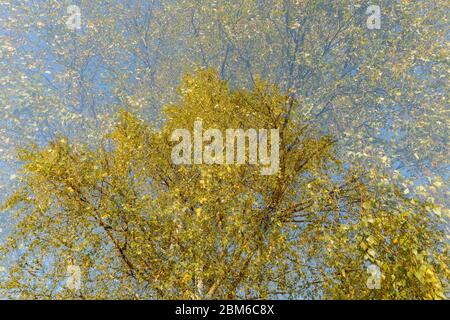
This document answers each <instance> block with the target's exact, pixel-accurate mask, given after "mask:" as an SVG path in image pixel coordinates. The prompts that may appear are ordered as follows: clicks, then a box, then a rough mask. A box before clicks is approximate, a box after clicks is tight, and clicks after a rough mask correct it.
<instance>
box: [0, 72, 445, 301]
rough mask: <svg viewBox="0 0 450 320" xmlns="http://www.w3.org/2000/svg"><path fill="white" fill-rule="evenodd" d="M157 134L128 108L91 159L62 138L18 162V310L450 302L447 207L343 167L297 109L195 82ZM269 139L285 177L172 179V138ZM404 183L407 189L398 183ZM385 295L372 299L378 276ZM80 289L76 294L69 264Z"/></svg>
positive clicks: (241, 174)
mask: <svg viewBox="0 0 450 320" xmlns="http://www.w3.org/2000/svg"><path fill="white" fill-rule="evenodd" d="M179 94H180V97H179V98H177V99H175V100H178V102H177V103H174V104H170V105H167V106H166V107H165V108H164V119H163V121H162V126H161V127H158V126H152V125H150V124H149V123H148V122H146V121H144V120H142V119H140V118H139V117H138V116H136V115H133V114H132V113H129V112H127V111H125V110H123V111H121V113H120V115H119V118H118V119H117V122H116V125H115V127H114V129H113V130H112V131H111V132H110V133H108V134H107V135H106V136H104V138H103V142H102V144H100V145H99V146H97V147H95V146H92V145H90V144H87V143H78V142H70V139H69V138H67V137H64V136H59V137H57V138H56V139H55V140H53V141H52V142H51V143H50V144H48V145H46V146H43V147H39V146H38V145H32V146H30V147H29V148H24V149H22V150H21V152H20V159H21V161H22V162H23V168H22V175H21V181H22V183H21V187H20V189H18V190H17V191H16V192H15V193H14V195H13V196H12V197H10V198H9V200H8V201H7V202H6V203H5V208H14V209H15V212H16V219H15V221H17V225H16V226H15V228H14V233H13V234H12V236H11V237H10V238H9V240H8V242H7V244H6V245H5V246H4V247H3V248H2V252H1V253H2V254H1V256H11V255H12V256H14V257H15V263H14V264H13V265H12V266H11V267H10V268H9V269H8V276H7V277H6V279H5V281H2V283H1V287H0V288H1V290H2V292H3V294H7V295H9V296H12V297H17V296H20V297H22V298H75V297H79V298H83V299H97V298H131V299H134V298H137V299H142V298H165V299H174V298H185V299H204V298H213V299H215V298H280V297H290V298H359V299H361V298H429V299H433V298H445V296H444V293H445V292H444V291H445V288H446V285H447V283H446V281H447V280H446V279H447V278H448V267H447V264H448V258H447V251H446V243H445V240H444V230H442V229H441V228H440V226H442V221H440V220H439V217H438V216H437V215H436V214H434V213H431V212H430V211H431V210H435V211H438V210H442V208H440V207H438V206H437V205H435V204H433V203H430V202H426V201H423V200H420V199H416V198H415V197H414V196H411V195H407V194H406V192H405V191H404V187H403V186H402V185H401V184H400V182H396V183H395V182H393V180H392V179H387V177H386V175H384V174H383V173H382V172H379V171H377V170H375V169H373V170H372V171H366V170H364V169H363V168H359V167H355V166H351V165H349V164H348V163H345V162H343V161H342V160H340V159H339V158H337V157H336V154H338V153H337V150H338V149H339V148H338V146H337V145H336V140H335V139H334V138H333V137H332V136H330V135H323V134H321V133H320V131H319V130H317V129H316V128H314V127H313V126H311V125H309V124H308V123H307V122H306V121H305V120H304V119H303V118H302V116H301V114H300V111H301V108H302V104H301V102H299V101H298V100H296V99H294V98H293V97H292V96H290V95H287V94H283V93H282V92H281V90H280V88H278V87H277V86H275V85H271V84H269V83H267V82H264V81H261V80H259V79H258V78H255V86H254V88H253V89H252V90H247V89H231V88H230V86H229V84H228V83H227V82H226V81H223V80H220V78H219V75H218V74H217V73H216V72H215V71H213V70H200V71H198V72H197V73H196V74H193V75H187V76H185V77H184V79H183V81H182V85H181V86H180V88H179ZM197 119H201V120H202V121H203V125H204V127H205V128H217V129H219V130H225V129H228V128H242V129H249V128H274V129H278V130H279V134H280V166H279V171H278V172H277V174H275V175H270V176H262V175H261V174H260V171H259V166H260V165H254V164H240V165H232V164H230V165H205V164H202V165H174V164H173V163H172V160H171V150H172V147H173V145H174V143H173V142H172V141H171V134H172V132H173V131H174V130H175V129H179V128H188V129H192V126H193V123H194V121H195V120H197ZM399 181H401V180H399ZM370 263H371V264H374V265H376V266H377V267H378V268H379V269H380V271H381V288H380V289H379V290H371V289H369V288H368V287H367V277H368V274H367V267H368V265H369V264H370ZM71 265H75V266H78V267H79V268H80V270H81V273H82V286H81V287H80V288H76V289H74V290H70V289H69V288H67V287H66V286H65V283H64V282H65V281H66V279H67V274H66V272H67V268H68V266H71Z"/></svg>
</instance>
